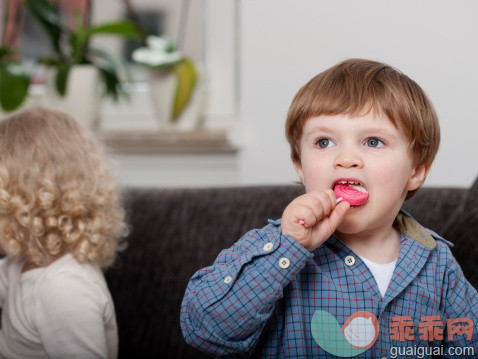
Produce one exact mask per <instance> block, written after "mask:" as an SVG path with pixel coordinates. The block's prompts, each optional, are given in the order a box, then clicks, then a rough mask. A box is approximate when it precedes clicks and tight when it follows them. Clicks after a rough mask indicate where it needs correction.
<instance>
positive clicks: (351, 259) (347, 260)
mask: <svg viewBox="0 0 478 359" xmlns="http://www.w3.org/2000/svg"><path fill="white" fill-rule="evenodd" d="M345 264H347V265H348V266H349V267H350V266H353V265H354V264H355V258H354V256H347V257H345Z"/></svg>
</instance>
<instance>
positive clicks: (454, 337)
mask: <svg viewBox="0 0 478 359" xmlns="http://www.w3.org/2000/svg"><path fill="white" fill-rule="evenodd" d="M449 256H450V257H451V258H448V259H449V265H448V266H447V269H446V271H445V277H444V290H443V295H442V306H443V310H444V313H445V316H446V320H447V323H446V326H445V330H444V333H443V334H444V342H445V344H444V346H445V348H446V350H448V348H451V349H453V350H454V349H455V348H465V347H467V348H471V347H472V348H474V349H473V350H474V353H475V354H477V353H478V293H477V291H476V289H475V288H474V287H473V286H472V285H471V284H470V283H469V282H468V281H467V280H466V278H465V277H464V275H463V271H462V269H461V268H460V265H459V264H458V262H457V261H456V259H455V258H454V257H453V256H452V255H451V253H450V252H449ZM463 357H467V356H466V355H465V356H463ZM472 357H473V358H474V357H475V355H472V356H470V358H472Z"/></svg>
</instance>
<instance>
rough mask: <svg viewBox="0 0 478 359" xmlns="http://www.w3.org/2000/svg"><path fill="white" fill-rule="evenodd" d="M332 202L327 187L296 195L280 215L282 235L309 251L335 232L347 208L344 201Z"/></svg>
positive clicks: (332, 197)
mask: <svg viewBox="0 0 478 359" xmlns="http://www.w3.org/2000/svg"><path fill="white" fill-rule="evenodd" d="M336 201H337V199H336V198H335V194H334V191H333V190H331V189H328V190H325V191H321V192H317V191H314V192H309V193H306V194H304V195H302V196H300V197H297V198H296V199H294V200H293V201H292V202H291V203H290V204H289V205H288V206H287V207H286V209H285V210H284V213H283V214H282V222H281V227H282V234H288V235H290V236H292V237H293V238H294V239H295V240H296V241H297V242H299V244H300V245H302V246H303V247H305V248H306V249H307V250H309V251H313V250H315V249H317V248H318V247H319V246H320V245H321V244H322V243H324V242H325V241H326V240H327V239H328V238H329V237H330V236H331V235H332V233H334V232H335V229H336V228H337V227H338V225H339V224H340V223H341V222H342V220H343V219H344V216H345V213H347V211H348V210H349V208H350V204H348V203H347V202H345V201H342V202H340V203H338V204H337V203H336ZM301 223H303V224H301Z"/></svg>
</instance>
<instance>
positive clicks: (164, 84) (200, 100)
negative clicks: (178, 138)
mask: <svg viewBox="0 0 478 359" xmlns="http://www.w3.org/2000/svg"><path fill="white" fill-rule="evenodd" d="M149 86H150V94H151V101H152V104H153V109H154V111H155V114H156V117H157V119H158V122H159V126H160V129H161V130H169V131H184V132H186V131H194V130H196V129H197V128H198V127H199V126H200V124H201V120H202V118H201V116H202V114H203V112H204V111H203V110H204V104H205V91H204V85H203V82H202V81H201V79H200V76H199V75H198V79H197V81H196V86H195V87H194V90H193V92H192V94H191V98H190V100H189V102H188V104H187V105H186V107H185V108H184V109H183V110H182V112H181V113H180V115H179V116H178V118H177V119H176V120H175V121H172V113H173V104H174V96H175V94H176V86H177V79H176V75H175V74H174V71H171V70H164V69H150V70H149Z"/></svg>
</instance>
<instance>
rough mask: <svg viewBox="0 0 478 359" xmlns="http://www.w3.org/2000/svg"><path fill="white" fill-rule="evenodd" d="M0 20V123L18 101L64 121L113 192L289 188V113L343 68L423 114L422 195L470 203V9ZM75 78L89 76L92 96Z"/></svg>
mask: <svg viewBox="0 0 478 359" xmlns="http://www.w3.org/2000/svg"><path fill="white" fill-rule="evenodd" d="M45 3H46V4H45ZM48 4H50V5H51V8H49V7H48V6H49V5H48ZM42 5H44V6H45V7H44V8H42ZM45 9H46V10H48V11H50V10H52V11H53V10H54V11H55V13H56V14H57V15H58V19H57V23H55V21H53V23H45V20H44V19H43V20H42V16H41V15H42V11H44V10H45ZM0 11H1V15H2V16H1V18H0V21H1V23H0V25H1V26H0V29H1V30H0V31H2V33H1V38H2V45H3V47H2V49H3V51H2V53H1V57H0V66H1V68H0V70H1V72H0V103H1V104H2V107H3V109H2V114H3V115H4V114H6V113H8V112H9V111H10V110H11V107H15V106H16V105H17V103H16V102H15V101H16V98H13V99H12V98H9V97H14V95H16V93H15V91H13V90H12V89H16V88H22V89H24V91H25V92H26V96H25V99H23V100H22V102H21V103H20V104H18V106H16V107H15V108H14V109H13V110H16V109H19V108H22V107H24V106H28V105H30V104H34V103H45V104H49V105H55V106H59V107H62V108H65V109H66V110H67V111H70V112H71V113H72V114H73V115H74V116H75V117H77V118H79V119H81V120H82V121H83V120H84V121H85V124H84V125H85V126H88V127H90V128H91V129H92V130H93V131H95V132H97V133H98V136H100V137H101V138H102V139H103V140H104V141H105V142H106V144H107V145H108V148H109V150H108V154H109V156H110V158H111V161H112V164H113V166H114V168H115V171H116V173H117V176H118V180H119V182H120V183H121V184H123V185H133V186H161V187H213V186H235V185H261V184H290V183H292V182H293V181H296V180H297V175H296V174H295V172H294V169H293V166H292V163H291V161H290V158H289V147H288V144H287V142H286V140H285V136H284V122H285V117H286V114H287V110H288V107H289V105H290V102H291V100H292V98H293V96H294V94H295V93H296V92H297V90H298V89H299V88H300V87H301V86H302V85H303V84H304V83H305V82H307V81H308V80H309V79H310V78H311V77H313V76H315V75H316V74H317V73H319V72H321V71H323V70H325V69H326V68H328V67H330V66H333V65H334V64H336V63H337V62H340V61H342V60H344V59H347V58H352V57H360V58H368V59H374V60H378V61H382V62H385V63H388V64H390V65H392V66H394V67H396V68H398V69H399V70H401V71H402V72H404V73H405V74H407V75H408V76H410V77H411V78H413V79H414V80H415V81H417V82H418V83H419V85H420V86H422V88H423V89H424V90H425V92H426V93H427V94H428V95H429V97H430V99H431V101H432V102H433V104H434V105H435V108H436V110H437V112H438V115H439V118H440V124H441V129H442V142H441V147H440V150H439V153H438V156H437V158H436V160H435V163H434V165H433V167H432V171H431V172H430V174H429V176H428V178H427V181H426V185H427V186H459V187H468V186H470V185H471V183H472V182H473V180H474V179H475V177H476V175H477V173H478V160H477V155H478V140H477V139H476V136H477V134H478V120H477V116H478V115H477V114H478V108H477V107H478V66H477V64H478V46H477V43H476V37H477V34H478V22H477V21H476V19H475V18H476V14H477V13H478V2H476V1H473V0H460V1H452V0H421V1H414V0H402V1H391V0H386V1H384V0H359V1H358V0H339V1H332V0H123V1H120V0H101V1H99V0H96V1H95V0H89V1H86V0H70V1H67V0H62V1H60V0H56V1H47V0H33V1H20V0H1V8H0ZM60 22H61V23H60ZM52 36H53V38H55V36H56V37H57V38H59V41H58V48H55V45H54V41H53V40H52ZM148 36H149V37H148ZM151 36H154V37H151ZM57 40H58V39H57ZM83 40H85V41H84V43H83V42H82V41H83ZM78 44H80V45H78ZM59 49H60V51H58V50H59ZM85 49H86V50H88V51H85V52H84V54H83V55H84V56H83V55H82V56H79V55H78V53H81V51H83V50H85ZM138 49H142V50H139V51H138ZM135 51H136V52H137V55H138V56H137V57H135V55H133V54H134V53H135ZM141 51H142V54H140V52H141ZM140 55H144V56H142V57H141V58H140ZM73 65H75V66H73ZM77 65H78V66H80V65H81V66H80V67H82V68H84V67H85V66H86V65H89V66H90V67H91V66H93V67H95V68H96V71H100V72H99V75H98V76H97V77H96V81H97V82H96V84H95V85H93V86H92V85H89V84H87V83H86V82H85V83H84V81H86V79H87V77H88V76H89V75H88V76H87V75H84V74H83V73H80V74H79V75H74V70H73V69H74V68H76V67H78V66H77ZM112 69H114V70H117V75H118V83H115V82H114V81H113V80H114V77H111V76H112V74H113V72H112V71H110V70H112ZM108 71H109V72H108ZM66 74H68V75H67V76H66ZM25 78H27V80H28V86H26V85H25V83H26V82H25V81H26V80H25ZM65 79H66V80H65ZM17 83H18V85H17ZM58 85H60V89H58V88H57V87H58ZM87 89H93V90H92V91H93V95H91V94H87V93H86V90H87ZM75 91H76V92H75ZM78 91H79V92H78ZM95 91H99V92H95ZM16 92H21V91H16ZM90 92H91V91H90ZM60 93H63V96H61V95H60V96H59V94H60ZM68 96H70V97H72V98H73V100H70V99H67V97H68ZM88 97H91V98H92V99H93V100H94V99H96V100H97V101H96V102H95V103H86V104H85V103H77V102H78V101H77V100H80V99H81V100H84V99H87V98H88ZM72 101H73V102H74V103H73V102H72ZM86 110H88V111H86Z"/></svg>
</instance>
